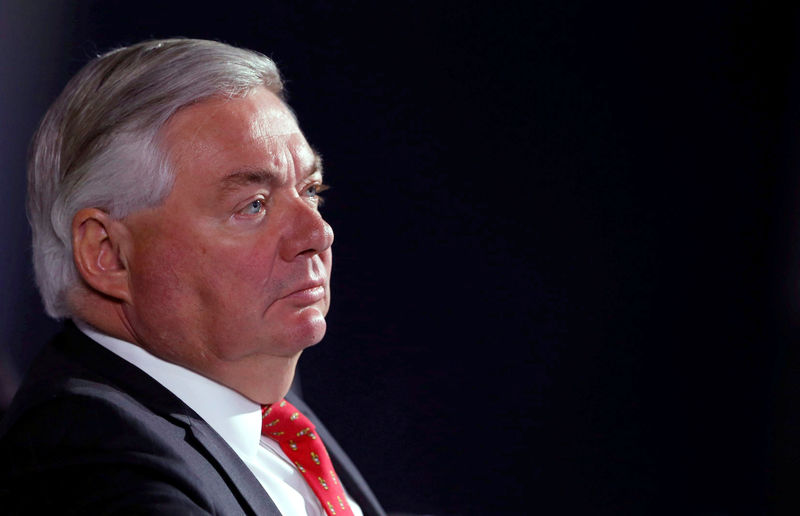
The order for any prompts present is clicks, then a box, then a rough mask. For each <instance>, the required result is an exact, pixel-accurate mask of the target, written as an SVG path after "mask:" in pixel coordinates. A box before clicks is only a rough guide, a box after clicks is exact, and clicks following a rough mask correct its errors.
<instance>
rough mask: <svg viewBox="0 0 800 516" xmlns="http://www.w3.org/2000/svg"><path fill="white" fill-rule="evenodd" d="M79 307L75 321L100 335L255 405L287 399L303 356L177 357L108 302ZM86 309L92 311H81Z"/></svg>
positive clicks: (208, 354)
mask: <svg viewBox="0 0 800 516" xmlns="http://www.w3.org/2000/svg"><path fill="white" fill-rule="evenodd" d="M95 301H98V300H95ZM76 305H77V306H76V308H77V309H75V310H74V313H75V317H76V318H77V319H80V320H82V321H84V322H85V323H87V324H89V325H90V326H92V327H93V328H95V329H96V330H97V331H99V332H101V333H104V334H106V335H108V336H110V337H114V338H117V339H120V340H124V341H126V342H130V343H132V344H135V345H137V346H139V347H141V348H144V349H145V350H147V351H148V352H149V353H152V354H153V355H155V356H157V357H159V358H161V359H163V360H166V361H168V362H172V363H174V364H177V365H179V366H181V367H185V368H186V369H190V370H192V371H194V372H196V373H198V374H201V375H203V376H205V377H207V378H210V379H212V380H214V381H215V382H217V383H220V384H222V385H225V386H226V387H229V388H231V389H233V390H235V391H237V392H239V393H240V394H242V395H243V396H245V397H247V398H249V399H250V400H252V401H254V402H256V403H259V404H262V405H265V404H271V403H275V402H276V401H279V400H280V399H282V398H283V397H284V396H286V393H288V392H289V388H290V387H291V385H292V380H293V379H294V374H295V369H296V367H297V361H298V359H299V358H300V353H297V354H295V355H292V356H275V355H269V354H265V353H256V354H253V355H250V356H247V357H244V358H240V359H238V360H233V361H232V360H224V359H221V358H219V357H217V356H214V355H213V354H212V353H207V352H199V353H196V354H191V355H187V354H176V353H174V352H173V348H172V346H170V345H169V343H152V342H147V341H146V339H142V338H141V337H140V336H139V335H138V334H137V332H136V331H135V330H134V329H133V327H132V325H130V324H129V323H128V320H127V318H126V317H125V314H124V311H123V310H122V308H121V307H120V306H119V305H115V304H113V303H111V302H109V301H108V300H105V299H103V300H99V302H93V303H92V304H88V303H82V304H77V303H76ZM87 305H88V306H91V307H92V309H91V310H86V309H80V308H81V307H86V306H87Z"/></svg>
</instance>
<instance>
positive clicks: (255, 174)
mask: <svg viewBox="0 0 800 516" xmlns="http://www.w3.org/2000/svg"><path fill="white" fill-rule="evenodd" d="M306 170H307V172H305V173H304V174H303V178H304V179H305V178H307V177H309V176H311V175H313V174H319V175H322V156H320V154H319V153H318V152H317V151H314V163H313V164H312V165H311V167H309V168H307V169H306ZM276 175H277V174H276V173H275V172H273V171H272V170H266V169H252V170H248V169H245V170H237V171H235V172H231V173H230V174H228V175H226V176H225V177H223V178H222V179H220V186H221V190H222V191H223V192H226V191H229V190H235V189H237V188H239V187H242V186H248V185H253V184H264V185H268V184H270V183H272V182H274V181H275V176H276Z"/></svg>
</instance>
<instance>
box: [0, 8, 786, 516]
mask: <svg viewBox="0 0 800 516" xmlns="http://www.w3.org/2000/svg"><path fill="white" fill-rule="evenodd" d="M23 4H25V3H24V2H22V1H21V0H13V1H9V2H7V3H6V4H5V5H4V6H3V7H1V8H0V14H2V15H3V16H2V17H0V20H1V21H0V23H3V24H4V27H0V28H3V29H4V30H2V31H0V42H1V43H2V47H1V48H2V51H3V61H2V64H3V67H4V70H3V72H2V88H3V90H2V91H0V93H2V98H0V105H2V106H3V110H4V111H3V113H4V116H3V118H4V119H3V120H2V123H3V131H4V135H5V136H4V138H3V139H4V141H5V143H4V147H3V152H4V156H3V166H4V168H5V170H3V171H2V173H3V182H4V183H5V186H4V188H5V189H6V191H5V192H4V193H6V195H7V196H8V198H9V201H8V202H7V204H6V206H5V208H4V213H3V219H4V221H3V225H2V228H3V237H4V240H5V241H7V242H8V244H7V246H8V247H7V252H6V253H4V254H5V256H4V261H5V263H4V264H3V269H2V273H3V278H2V282H3V283H2V284H0V288H2V290H3V291H4V292H7V293H8V294H7V299H5V300H4V301H3V305H2V310H3V312H2V316H3V319H2V321H0V322H2V330H3V332H4V335H5V336H6V337H5V338H6V344H4V346H3V348H4V349H3V351H2V352H3V353H4V357H5V358H3V369H4V372H3V373H2V374H3V378H1V379H2V381H3V383H4V386H3V388H4V390H3V392H4V393H5V395H6V396H7V395H8V394H9V393H10V392H11V391H13V386H14V385H15V382H16V381H17V377H16V376H15V373H14V371H18V370H22V369H24V367H25V365H26V364H27V362H28V361H29V360H30V356H31V355H32V354H33V352H34V351H35V349H36V348H37V347H38V346H39V345H40V344H41V342H42V341H43V336H44V335H47V334H50V333H52V332H53V331H54V330H55V328H56V325H55V324H54V323H52V322H48V321H46V319H45V318H44V316H42V315H40V312H41V308H40V306H39V301H38V298H37V297H36V294H35V291H34V289H33V282H32V274H31V272H30V266H29V265H28V264H27V260H28V247H29V236H28V233H27V229H26V228H25V225H24V224H25V223H24V213H23V208H22V196H23V195H24V193H23V192H24V172H23V169H24V165H23V163H24V153H25V146H26V142H27V139H28V138H29V137H30V135H31V134H32V131H33V129H34V127H35V124H36V122H37V120H38V119H39V117H41V115H42V114H43V112H44V110H45V109H46V106H47V105H48V104H49V102H51V101H52V99H54V97H55V95H57V93H58V91H59V90H60V89H61V88H62V87H63V85H64V83H65V82H66V80H67V78H68V77H69V76H70V75H71V74H73V73H74V72H76V71H77V70H78V69H79V68H80V66H81V65H82V64H83V63H84V62H85V61H86V60H88V59H89V58H90V57H92V56H93V55H95V54H97V53H99V52H103V51H105V50H108V49H110V48H112V47H115V46H119V45H123V44H129V43H134V42H137V41H139V40H141V39H145V38H150V37H169V36H188V37H203V38H211V39H218V40H222V41H225V42H227V43H231V44H234V45H239V46H244V47H248V48H253V49H256V50H259V51H261V52H264V53H266V54H267V55H269V56H271V57H273V59H275V60H276V62H277V63H278V66H279V67H280V69H281V71H282V73H283V74H284V76H285V77H286V79H287V90H288V96H289V103H290V104H291V106H292V107H293V108H294V110H295V111H296V113H297V115H298V117H299V119H300V122H301V126H302V127H303V129H304V131H305V133H306V136H307V138H308V140H309V141H310V142H311V143H312V144H313V145H314V146H315V147H316V148H318V149H319V150H320V152H321V153H322V154H323V156H324V158H325V167H326V176H327V179H328V181H329V182H330V183H331V184H332V185H333V188H332V190H331V191H330V192H329V195H328V196H327V202H326V206H325V208H324V210H325V215H326V217H327V219H328V220H329V222H330V223H331V224H332V226H333V227H334V230H335V232H336V242H335V244H334V276H333V289H334V291H333V294H334V295H333V308H332V310H331V313H330V314H329V317H328V319H329V331H328V336H327V337H326V339H325V340H324V341H323V342H322V343H321V344H319V345H318V346H316V347H315V348H313V349H311V350H309V351H307V352H306V354H305V355H304V357H303V359H302V361H301V374H302V385H303V390H304V394H305V397H306V399H307V401H308V402H309V403H310V404H311V405H312V406H313V407H314V408H315V410H316V411H317V413H318V414H319V415H320V416H322V417H323V419H324V420H325V422H326V424H327V426H329V428H330V429H331V430H332V431H333V432H334V433H335V434H336V436H337V438H338V439H339V441H340V442H341V444H342V445H343V446H344V447H345V448H346V449H347V450H348V452H349V453H350V455H351V458H352V459H353V460H354V461H355V462H356V463H357V464H358V465H359V466H360V468H361V470H362V473H364V475H365V476H366V477H367V478H368V479H369V480H370V482H371V484H372V485H373V488H374V490H375V491H376V493H377V494H378V496H379V498H380V499H381V500H382V502H383V504H384V506H385V507H386V508H387V509H389V510H393V511H400V510H403V511H409V512H417V513H425V512H431V513H435V514H438V515H442V516H447V515H471V514H480V515H483V514H697V515H725V514H727V515H736V514H768V513H786V514H790V513H792V509H793V505H794V503H795V502H796V501H797V500H796V498H795V497H796V496H797V495H796V494H795V491H796V490H797V489H796V482H795V480H796V479H797V478H798V475H797V473H798V470H799V469H800V468H798V466H797V463H798V461H800V439H798V435H797V433H798V432H799V431H800V417H798V416H797V415H796V414H795V413H796V412H797V410H796V408H795V407H796V406H797V404H798V401H800V377H798V374H800V373H799V372H800V356H799V355H798V353H797V352H796V351H795V349H794V347H795V346H794V343H795V342H797V337H798V324H797V322H798V302H797V300H798V294H800V292H798V289H797V286H798V280H800V275H798V273H797V270H796V269H797V262H798V259H799V258H800V253H799V252H798V251H799V249H798V246H797V244H796V242H797V241H798V236H800V232H798V230H799V229H800V228H798V227H797V222H798V220H797V202H796V199H797V198H798V194H800V192H799V191H798V190H799V189H798V186H800V184H798V174H797V171H798V165H800V162H799V161H798V158H800V155H798V152H797V142H798V134H797V133H798V129H800V124H798V120H797V119H798V115H800V106H799V105H798V103H797V99H798V95H797V94H796V93H795V91H796V90H797V87H798V86H799V85H800V84H799V83H798V77H797V69H798V66H797V65H798V61H797V59H798V54H797V50H798V40H797V28H798V21H799V20H798V16H797V14H798V13H797V12H796V10H795V9H789V8H779V7H777V4H772V3H769V2H755V1H752V2H746V1H740V2H711V1H698V2H672V3H669V4H664V5H663V6H662V7H655V6H649V5H645V4H646V3H644V2H633V1H628V2H611V3H603V2H589V1H576V2H561V1H554V0H551V1H546V2H535V1H534V2H526V3H521V2H519V3H502V2H433V3H429V2H403V3H392V4H380V5H379V4H377V3H372V2H352V1H350V2H348V1H343V2H335V3H334V2H320V1H316V2H299V3H295V2H264V1H260V2H254V1H253V2H248V1H240V2H236V1H231V2H227V3H224V4H222V3H207V4H206V3H202V2H200V3H198V2H191V3H188V2H187V3H183V2H176V3H166V5H164V3H162V2H149V1H139V2H130V1H99V0H95V1H85V2H80V3H79V4H75V5H70V4H64V3H49V2H41V3H36V2H33V3H29V4H26V5H23ZM31 4H33V5H31ZM55 4H58V5H55ZM366 418H369V422H365V419H366Z"/></svg>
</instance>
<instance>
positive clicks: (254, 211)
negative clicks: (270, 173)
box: [239, 199, 264, 215]
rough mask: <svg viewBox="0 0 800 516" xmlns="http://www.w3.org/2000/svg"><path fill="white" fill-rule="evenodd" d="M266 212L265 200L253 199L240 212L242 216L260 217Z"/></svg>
mask: <svg viewBox="0 0 800 516" xmlns="http://www.w3.org/2000/svg"><path fill="white" fill-rule="evenodd" d="M262 211H264V200H263V199H253V200H252V201H250V202H249V203H247V205H246V206H245V207H244V208H242V209H241V210H239V214H240V215H258V214H259V213H261V212H262Z"/></svg>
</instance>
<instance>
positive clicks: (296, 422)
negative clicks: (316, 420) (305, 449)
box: [261, 400, 317, 442]
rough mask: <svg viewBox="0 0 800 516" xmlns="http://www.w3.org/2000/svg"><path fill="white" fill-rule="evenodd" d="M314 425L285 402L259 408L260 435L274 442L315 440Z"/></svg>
mask: <svg viewBox="0 0 800 516" xmlns="http://www.w3.org/2000/svg"><path fill="white" fill-rule="evenodd" d="M315 430H316V429H315V428H314V424H313V423H312V422H311V421H310V420H309V419H308V418H307V417H306V416H304V415H303V414H302V413H301V412H300V411H299V410H297V408H295V407H294V405H292V404H291V403H289V402H288V401H286V400H281V401H279V402H277V403H273V404H272V405H264V406H262V407H261V433H262V434H263V435H265V436H267V437H269V438H271V439H274V440H276V441H292V442H295V441H298V440H301V439H312V440H316V439H317V434H316V431H315Z"/></svg>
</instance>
